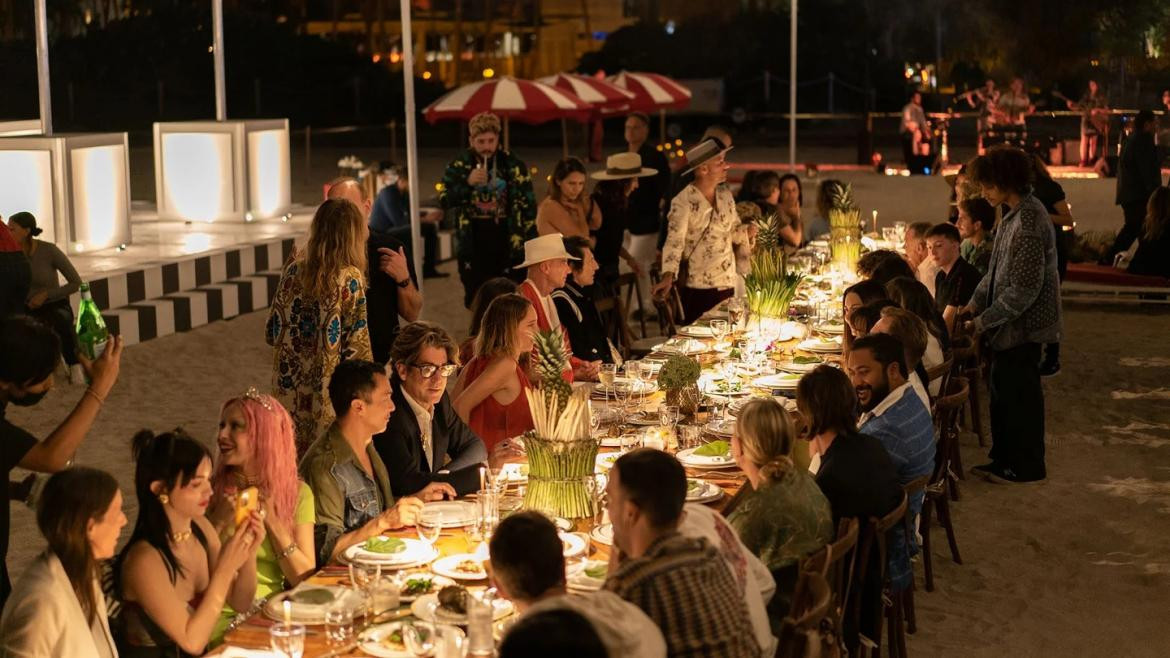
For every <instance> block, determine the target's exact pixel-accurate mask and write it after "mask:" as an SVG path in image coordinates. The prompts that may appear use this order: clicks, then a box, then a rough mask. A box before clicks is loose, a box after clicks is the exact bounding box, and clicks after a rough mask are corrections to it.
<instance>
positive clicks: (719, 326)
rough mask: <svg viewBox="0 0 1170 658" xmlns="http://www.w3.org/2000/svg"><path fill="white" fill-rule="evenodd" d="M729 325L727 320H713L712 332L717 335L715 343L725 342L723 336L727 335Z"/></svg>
mask: <svg viewBox="0 0 1170 658" xmlns="http://www.w3.org/2000/svg"><path fill="white" fill-rule="evenodd" d="M727 330H728V325H727V320H712V321H711V333H712V334H714V336H715V344H716V345H718V344H719V343H722V342H723V337H724V336H726V335H727Z"/></svg>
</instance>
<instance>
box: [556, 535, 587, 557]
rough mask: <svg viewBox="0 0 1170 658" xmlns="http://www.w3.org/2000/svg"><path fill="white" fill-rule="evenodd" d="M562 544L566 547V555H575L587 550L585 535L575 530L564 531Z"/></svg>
mask: <svg viewBox="0 0 1170 658" xmlns="http://www.w3.org/2000/svg"><path fill="white" fill-rule="evenodd" d="M560 536H561V545H563V546H564V548H565V557H573V556H575V555H580V554H581V553H584V552H585V546H586V541H585V539H584V537H582V536H581V535H579V534H577V533H575V532H562V533H560Z"/></svg>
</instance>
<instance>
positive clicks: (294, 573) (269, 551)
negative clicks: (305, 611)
mask: <svg viewBox="0 0 1170 658" xmlns="http://www.w3.org/2000/svg"><path fill="white" fill-rule="evenodd" d="M295 435H296V433H295V430H294V427H293V421H292V417H291V416H289V413H288V411H286V410H285V408H284V407H283V406H282V405H281V404H280V402H278V401H277V400H276V398H274V397H272V396H270V395H264V394H261V393H258V392H257V391H256V389H255V388H249V389H248V391H247V392H246V393H244V394H243V395H242V396H239V397H234V398H231V399H230V400H228V401H227V402H224V403H223V407H222V408H221V410H220V414H219V433H218V435H217V436H216V443H217V444H218V447H219V460H218V463H217V464H216V468H215V472H214V473H213V475H212V486H213V488H214V491H215V494H214V499H213V500H212V504H211V507H210V509H209V512H208V517H209V518H210V519H211V521H212V522H213V523H214V524H215V526H216V528H217V529H218V530H219V532H220V534H221V535H224V534H225V533H230V532H231V531H232V528H234V527H235V523H234V521H235V519H234V516H235V503H236V497H237V495H238V494H239V493H240V492H241V491H243V490H244V489H246V488H248V487H256V489H257V490H259V492H260V509H261V516H262V517H263V519H264V526H265V528H266V529H267V536H266V538H265V539H264V543H263V544H261V545H260V549H259V551H258V552H257V554H256V571H257V577H256V598H257V599H259V598H266V597H268V596H269V595H270V594H273V593H275V592H281V591H284V590H285V589H286V586H287V587H291V586H293V585H296V584H297V583H299V582H300V581H301V580H303V579H304V578H306V577H308V576H310V575H312V573H313V571H314V569H315V568H316V566H317V565H316V558H315V556H316V554H317V552H316V550H315V547H314V545H313V523H314V521H315V518H314V517H315V515H314V511H313V510H314V501H313V491H312V490H311V489H310V488H309V486H308V485H306V484H305V483H304V482H302V481H301V480H299V479H298V478H297V463H296V458H297V450H296V445H295ZM236 612H237V611H235V610H233V609H232V608H231V606H224V611H223V617H222V618H221V619H220V625H219V627H217V631H218V632H217V633H216V634H215V636H214V637H217V638H218V637H219V635H220V634H221V633H222V631H223V629H224V628H226V626H227V624H228V623H229V622H230V621H231V619H232V618H233V617H234V616H235V615H236ZM241 612H242V611H241Z"/></svg>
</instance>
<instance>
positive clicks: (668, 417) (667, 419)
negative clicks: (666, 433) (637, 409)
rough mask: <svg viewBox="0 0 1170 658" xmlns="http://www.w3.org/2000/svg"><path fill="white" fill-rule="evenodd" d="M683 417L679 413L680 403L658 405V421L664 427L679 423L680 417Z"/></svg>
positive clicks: (668, 427)
mask: <svg viewBox="0 0 1170 658" xmlns="http://www.w3.org/2000/svg"><path fill="white" fill-rule="evenodd" d="M679 418H682V415H681V414H680V413H679V410H678V405H676V404H662V405H659V406H658V422H659V423H661V424H662V426H663V427H665V428H667V429H670V428H672V427H674V426H675V425H677V424H678V419H679Z"/></svg>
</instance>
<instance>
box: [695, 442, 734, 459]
mask: <svg viewBox="0 0 1170 658" xmlns="http://www.w3.org/2000/svg"><path fill="white" fill-rule="evenodd" d="M694 454H696V455H699V456H700V457H727V456H730V455H731V444H730V443H728V442H727V441H724V440H722V439H718V440H716V441H712V442H710V443H707V444H705V445H701V446H699V447H698V448H695V452H694Z"/></svg>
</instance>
